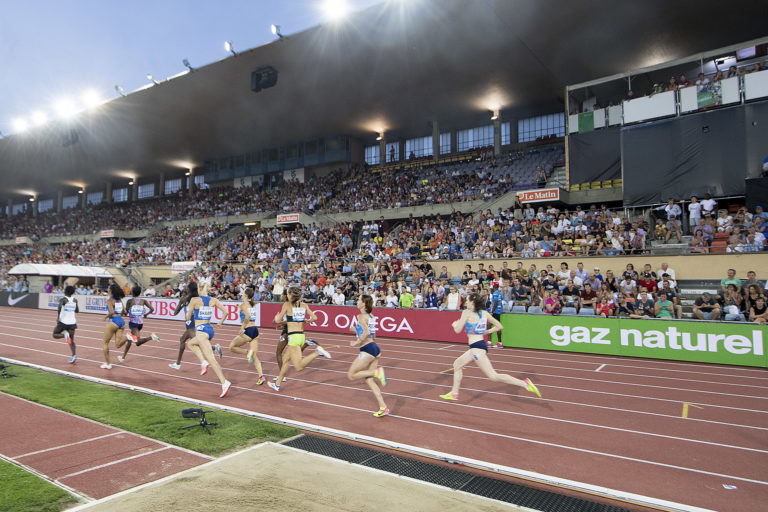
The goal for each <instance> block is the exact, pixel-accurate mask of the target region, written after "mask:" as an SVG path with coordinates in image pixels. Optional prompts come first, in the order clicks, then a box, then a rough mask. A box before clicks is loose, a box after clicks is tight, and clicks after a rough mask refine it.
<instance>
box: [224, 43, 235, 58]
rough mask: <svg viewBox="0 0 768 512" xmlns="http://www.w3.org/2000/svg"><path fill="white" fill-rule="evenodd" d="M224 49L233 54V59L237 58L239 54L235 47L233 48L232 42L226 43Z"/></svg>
mask: <svg viewBox="0 0 768 512" xmlns="http://www.w3.org/2000/svg"><path fill="white" fill-rule="evenodd" d="M224 49H225V50H227V51H228V52H229V53H231V54H232V56H233V57H236V56H237V52H236V51H235V48H234V46H232V41H224Z"/></svg>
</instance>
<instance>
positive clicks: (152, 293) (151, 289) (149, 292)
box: [144, 286, 157, 297]
mask: <svg viewBox="0 0 768 512" xmlns="http://www.w3.org/2000/svg"><path fill="white" fill-rule="evenodd" d="M156 295H157V291H156V290H155V287H154V286H150V287H149V288H147V289H146V290H144V296H145V297H155V296H156Z"/></svg>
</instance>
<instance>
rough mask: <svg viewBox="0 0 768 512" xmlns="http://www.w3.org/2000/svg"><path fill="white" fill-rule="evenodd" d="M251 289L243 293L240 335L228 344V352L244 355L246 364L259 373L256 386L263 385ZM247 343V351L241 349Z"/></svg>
mask: <svg viewBox="0 0 768 512" xmlns="http://www.w3.org/2000/svg"><path fill="white" fill-rule="evenodd" d="M253 293H254V292H253V288H246V289H245V290H244V291H243V299H244V300H243V303H242V304H240V322H242V324H243V325H242V327H240V333H239V334H238V335H237V337H236V338H235V339H234V340H232V343H230V344H229V350H231V351H232V352H234V353H235V354H245V358H246V359H248V363H250V364H253V366H254V367H255V368H256V371H257V372H259V380H257V381H256V385H257V386H261V385H262V384H264V381H265V379H264V372H263V371H262V369H261V361H259V358H258V356H257V353H258V351H259V328H258V327H257V326H256V321H257V320H258V317H257V316H256V315H257V313H256V308H255V307H254V302H253ZM246 343H248V350H246V349H244V348H243V345H245V344H246Z"/></svg>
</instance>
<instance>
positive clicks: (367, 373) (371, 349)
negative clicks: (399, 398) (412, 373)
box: [347, 295, 389, 418]
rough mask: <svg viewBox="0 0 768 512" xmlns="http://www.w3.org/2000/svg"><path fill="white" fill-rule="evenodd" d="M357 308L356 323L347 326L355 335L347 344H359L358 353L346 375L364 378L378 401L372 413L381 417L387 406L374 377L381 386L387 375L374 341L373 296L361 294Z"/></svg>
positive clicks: (353, 345)
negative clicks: (377, 407) (380, 364)
mask: <svg viewBox="0 0 768 512" xmlns="http://www.w3.org/2000/svg"><path fill="white" fill-rule="evenodd" d="M357 308H358V309H359V310H360V314H358V315H357V324H356V325H354V326H350V328H349V329H350V330H352V331H355V333H356V334H357V336H356V337H355V339H354V340H353V341H352V342H350V344H349V345H350V346H352V347H357V346H359V347H360V354H359V355H358V356H357V357H356V358H355V360H354V361H352V366H350V367H349V371H348V372H347V377H348V378H349V380H358V379H364V380H365V383H366V384H368V387H369V388H371V391H373V396H374V397H376V401H377V402H378V403H379V410H378V411H376V412H375V413H373V415H374V416H376V417H377V418H381V417H382V416H386V415H388V414H389V408H388V407H387V404H386V403H384V397H382V396H381V390H380V389H379V386H378V385H377V384H376V381H375V380H374V378H377V379H379V381H381V385H382V386H386V385H387V377H386V376H385V375H384V368H382V367H380V366H379V358H380V357H381V349H380V348H379V346H378V345H377V344H376V342H375V341H374V338H375V337H376V320H375V319H374V318H373V316H371V312H372V311H373V297H371V296H370V295H361V296H360V298H359V299H358V300H357Z"/></svg>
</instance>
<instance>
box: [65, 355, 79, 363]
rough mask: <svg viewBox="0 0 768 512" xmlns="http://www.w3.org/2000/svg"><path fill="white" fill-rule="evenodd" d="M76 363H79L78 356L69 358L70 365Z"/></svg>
mask: <svg viewBox="0 0 768 512" xmlns="http://www.w3.org/2000/svg"><path fill="white" fill-rule="evenodd" d="M75 361H77V356H72V357H70V358H69V361H67V362H68V363H69V364H75Z"/></svg>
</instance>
